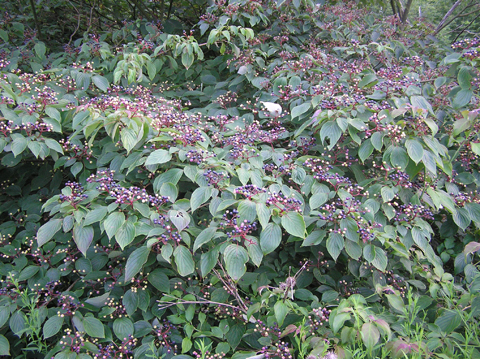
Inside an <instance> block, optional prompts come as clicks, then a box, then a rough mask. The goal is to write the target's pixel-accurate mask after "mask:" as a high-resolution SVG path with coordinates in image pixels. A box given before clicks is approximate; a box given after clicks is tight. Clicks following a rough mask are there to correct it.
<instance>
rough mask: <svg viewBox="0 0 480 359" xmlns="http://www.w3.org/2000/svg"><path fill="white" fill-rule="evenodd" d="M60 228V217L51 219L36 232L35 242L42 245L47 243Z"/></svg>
mask: <svg viewBox="0 0 480 359" xmlns="http://www.w3.org/2000/svg"><path fill="white" fill-rule="evenodd" d="M60 228H62V219H51V220H50V221H48V222H47V223H45V224H44V225H43V226H41V227H40V229H39V230H38V232H37V243H38V246H39V247H40V246H42V245H44V244H45V243H47V242H48V241H49V240H50V239H52V238H53V236H54V235H55V234H56V233H57V232H58V231H59V230H60Z"/></svg>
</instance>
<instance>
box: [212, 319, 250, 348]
mask: <svg viewBox="0 0 480 359" xmlns="http://www.w3.org/2000/svg"><path fill="white" fill-rule="evenodd" d="M245 331H246V326H245V325H242V324H240V323H237V324H235V325H232V326H231V327H230V329H229V330H228V332H227V333H226V334H225V338H226V339H227V341H228V344H230V346H231V347H232V348H233V349H235V348H236V347H237V346H238V345H239V344H240V342H241V341H242V337H243V335H244V334H245ZM217 350H218V347H217Z"/></svg>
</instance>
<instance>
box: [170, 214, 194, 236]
mask: <svg viewBox="0 0 480 359" xmlns="http://www.w3.org/2000/svg"><path fill="white" fill-rule="evenodd" d="M168 216H169V218H170V220H171V221H172V223H173V224H174V225H175V227H177V229H178V231H179V232H181V231H183V230H184V229H185V228H187V226H188V224H189V223H190V216H189V215H188V213H187V212H185V211H184V210H182V209H181V210H178V211H175V210H170V211H168Z"/></svg>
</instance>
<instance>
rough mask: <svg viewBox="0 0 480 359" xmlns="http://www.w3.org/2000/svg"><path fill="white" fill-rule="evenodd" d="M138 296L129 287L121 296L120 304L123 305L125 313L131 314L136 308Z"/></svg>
mask: <svg viewBox="0 0 480 359" xmlns="http://www.w3.org/2000/svg"><path fill="white" fill-rule="evenodd" d="M138 301H139V296H138V293H137V292H136V291H133V290H132V289H129V290H127V291H126V293H125V294H124V296H123V299H122V304H123V306H124V307H125V310H126V312H127V315H129V316H132V315H133V314H134V313H135V312H136V311H137V308H138Z"/></svg>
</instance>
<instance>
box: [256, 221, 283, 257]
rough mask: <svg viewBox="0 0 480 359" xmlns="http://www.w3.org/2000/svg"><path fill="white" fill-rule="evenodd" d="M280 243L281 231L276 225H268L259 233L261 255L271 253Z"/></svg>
mask: <svg viewBox="0 0 480 359" xmlns="http://www.w3.org/2000/svg"><path fill="white" fill-rule="evenodd" d="M281 241H282V229H281V228H280V226H279V225H278V224H275V223H269V224H267V225H266V227H265V228H264V229H263V230H262V232H261V233H260V247H261V248H262V252H263V254H268V253H271V252H273V251H274V250H275V249H277V247H278V246H279V245H280V242H281Z"/></svg>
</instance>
